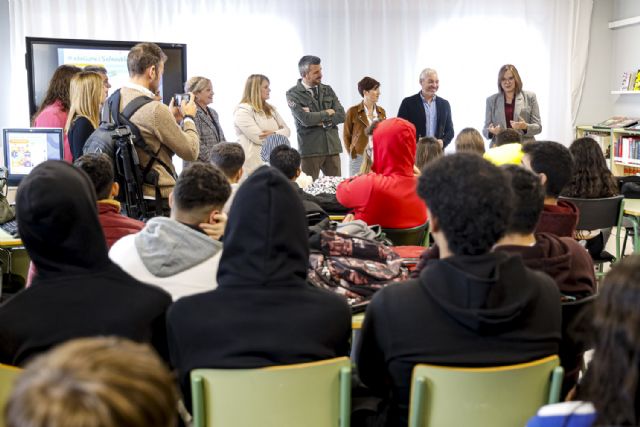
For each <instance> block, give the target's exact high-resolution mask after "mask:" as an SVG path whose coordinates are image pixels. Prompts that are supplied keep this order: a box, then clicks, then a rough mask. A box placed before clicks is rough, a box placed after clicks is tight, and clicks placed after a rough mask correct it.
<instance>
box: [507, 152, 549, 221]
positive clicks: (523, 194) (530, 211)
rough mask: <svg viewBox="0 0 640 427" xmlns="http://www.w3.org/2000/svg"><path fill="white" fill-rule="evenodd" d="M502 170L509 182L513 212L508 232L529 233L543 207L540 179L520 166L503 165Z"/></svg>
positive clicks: (542, 190) (542, 189) (542, 191)
mask: <svg viewBox="0 0 640 427" xmlns="http://www.w3.org/2000/svg"><path fill="white" fill-rule="evenodd" d="M502 170H503V171H504V172H505V174H506V175H507V179H508V180H509V181H510V182H511V189H512V190H513V212H512V213H511V219H510V220H509V226H508V227H507V233H510V234H531V233H533V231H534V230H535V229H536V225H537V224H538V220H539V219H540V214H541V213H542V209H543V208H544V188H542V183H541V182H540V179H539V178H538V177H537V176H536V175H535V174H534V173H533V172H531V171H528V170H526V169H525V168H523V167H522V166H516V165H504V166H502Z"/></svg>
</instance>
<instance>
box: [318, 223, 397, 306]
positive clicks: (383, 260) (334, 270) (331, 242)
mask: <svg viewBox="0 0 640 427" xmlns="http://www.w3.org/2000/svg"><path fill="white" fill-rule="evenodd" d="M320 247H321V250H320V251H319V252H317V251H314V252H312V253H311V254H310V255H309V264H310V267H309V271H308V276H307V277H308V280H309V282H310V283H311V284H312V285H313V286H316V287H319V288H324V289H329V290H331V291H333V292H335V293H338V294H340V295H343V296H344V297H345V298H347V301H348V302H349V305H350V306H351V311H352V312H354V313H356V312H359V311H363V310H364V309H365V308H366V306H367V305H368V304H369V301H370V300H371V298H372V297H373V294H374V293H375V292H376V291H377V290H379V289H381V288H382V287H384V286H385V285H387V284H389V283H393V282H398V281H402V280H407V279H408V278H409V271H408V270H407V268H406V267H405V266H404V260H403V259H402V258H400V256H399V255H398V254H397V253H395V252H394V251H393V249H392V248H390V247H389V246H386V245H384V244H383V243H381V242H377V241H375V240H369V239H364V238H361V237H355V236H350V235H348V234H343V233H338V232H336V231H332V230H326V231H322V232H321V233H320Z"/></svg>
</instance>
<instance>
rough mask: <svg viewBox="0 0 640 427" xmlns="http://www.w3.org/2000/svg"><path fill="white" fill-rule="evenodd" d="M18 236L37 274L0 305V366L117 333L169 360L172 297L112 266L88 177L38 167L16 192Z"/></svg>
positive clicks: (65, 168)
mask: <svg viewBox="0 0 640 427" xmlns="http://www.w3.org/2000/svg"><path fill="white" fill-rule="evenodd" d="M16 206H17V217H18V230H19V231H20V237H21V238H22V242H23V243H24V246H25V247H26V249H27V252H28V254H29V257H30V258H31V260H32V261H33V263H34V264H35V266H36V268H37V270H38V275H37V276H36V278H35V279H34V280H33V283H32V285H31V286H30V287H29V288H27V289H25V290H24V291H22V292H20V293H18V294H17V295H15V296H14V297H13V298H12V299H10V300H9V301H8V302H6V303H5V304H3V305H2V306H0V363H7V364H11V365H22V364H24V362H25V361H26V360H27V359H29V358H30V357H32V356H34V355H36V354H38V353H41V352H44V351H47V350H48V349H49V348H51V347H53V346H55V345H57V344H60V343H62V342H65V341H67V340H70V339H73V338H78V337H89V336H96V335H116V336H120V337H125V338H129V339H131V340H134V341H138V342H147V343H151V344H152V345H153V346H154V347H155V348H156V350H157V351H158V352H159V353H160V355H162V356H164V357H165V358H166V359H168V357H167V356H168V350H167V342H166V327H165V313H166V310H167V307H168V306H169V304H171V297H170V296H169V294H168V293H166V292H165V291H163V290H161V289H159V288H156V287H154V286H149V285H145V284H143V283H141V282H138V281H137V280H135V279H133V278H132V277H131V276H129V275H128V274H126V273H125V272H124V271H122V270H121V269H120V267H118V266H116V265H115V264H114V263H112V262H111V261H110V260H109V257H108V256H107V244H106V241H105V238H104V234H103V233H102V227H101V226H100V222H99V221H98V210H97V206H96V194H95V190H94V188H93V184H92V183H91V181H90V180H89V177H88V176H87V175H86V174H85V173H84V172H83V171H81V170H79V169H77V168H74V167H73V166H71V165H69V164H67V163H65V162H62V161H47V162H45V163H43V164H41V165H39V166H37V167H36V168H35V169H34V170H33V171H32V172H31V173H30V174H29V176H27V177H26V178H25V179H24V180H23V181H22V183H21V184H20V186H19V188H18V193H17V195H16Z"/></svg>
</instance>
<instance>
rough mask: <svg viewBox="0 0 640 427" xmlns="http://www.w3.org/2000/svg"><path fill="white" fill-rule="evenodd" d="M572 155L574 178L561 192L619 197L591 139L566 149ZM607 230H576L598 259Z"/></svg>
mask: <svg viewBox="0 0 640 427" xmlns="http://www.w3.org/2000/svg"><path fill="white" fill-rule="evenodd" d="M569 151H570V152H571V154H572V155H573V175H572V176H571V180H570V181H569V183H568V184H567V185H566V187H565V188H564V190H562V195H563V196H566V197H576V198H580V199H599V198H604V197H612V196H615V195H617V194H619V191H618V184H617V182H616V179H615V178H614V177H613V174H612V173H611V171H610V170H609V168H608V167H607V162H606V160H605V158H604V154H603V153H602V149H601V148H600V145H598V143H597V142H596V141H595V140H594V139H593V138H589V137H586V138H578V139H576V140H575V141H573V143H571V146H570V147H569ZM609 235H610V230H605V231H600V232H598V231H596V232H594V233H590V232H589V231H578V236H579V237H581V238H586V240H587V245H586V247H587V250H589V253H590V254H591V256H593V257H599V256H601V253H602V251H603V250H604V247H605V244H606V241H607V240H608V238H609Z"/></svg>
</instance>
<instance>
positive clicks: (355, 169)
mask: <svg viewBox="0 0 640 427" xmlns="http://www.w3.org/2000/svg"><path fill="white" fill-rule="evenodd" d="M362 160H363V156H362V154H358V155H356V158H355V159H349V166H350V167H349V169H350V171H349V172H351V176H356V175H358V173H359V172H360V166H362Z"/></svg>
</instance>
